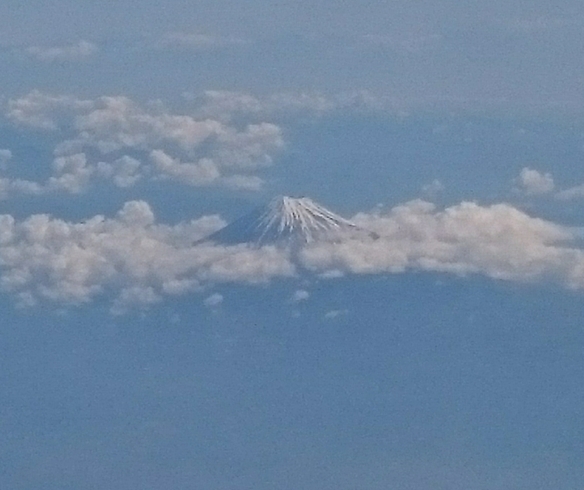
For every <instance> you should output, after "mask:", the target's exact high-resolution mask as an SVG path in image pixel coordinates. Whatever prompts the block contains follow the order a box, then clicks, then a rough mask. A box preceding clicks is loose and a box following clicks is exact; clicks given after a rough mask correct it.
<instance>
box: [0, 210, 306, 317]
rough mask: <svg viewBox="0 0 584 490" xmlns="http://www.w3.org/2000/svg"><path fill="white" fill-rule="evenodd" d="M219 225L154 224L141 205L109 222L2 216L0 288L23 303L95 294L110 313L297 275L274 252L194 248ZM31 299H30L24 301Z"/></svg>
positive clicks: (74, 300)
mask: <svg viewBox="0 0 584 490" xmlns="http://www.w3.org/2000/svg"><path fill="white" fill-rule="evenodd" d="M223 224H224V223H223V222H222V221H221V220H220V219H219V218H218V217H216V216H210V217H205V218H201V219H199V220H195V221H193V222H190V223H181V224H178V225H175V226H167V225H163V224H157V223H156V220H155V217H154V214H153V213H152V210H151V209H150V207H149V206H148V205H147V204H146V203H145V202H142V201H133V202H129V203H127V204H126V205H125V206H124V207H123V209H122V210H120V212H119V213H118V214H117V215H116V217H115V218H110V219H107V218H104V217H103V216H95V217H93V218H91V219H89V220H87V221H85V222H83V223H69V222H65V221H62V220H59V219H56V218H51V217H50V216H47V215H34V216H31V217H29V218H27V219H26V220H24V221H22V222H17V221H16V220H15V219H14V218H12V217H11V216H9V215H2V216H0V287H2V289H3V290H5V291H7V292H11V293H13V294H15V295H17V296H21V297H22V298H29V299H31V298H33V299H35V300H38V299H45V300H50V301H55V302H64V303H71V304H78V303H84V302H87V301H90V300H91V299H92V298H94V297H95V296H97V295H100V294H105V293H108V294H114V296H116V297H117V299H116V300H115V303H114V310H115V311H116V312H121V311H122V310H123V309H124V308H125V305H128V306H131V305H133V304H137V303H146V304H149V303H152V302H154V301H158V298H159V297H162V296H164V295H176V294H184V293H186V292H188V291H193V290H198V289H200V288H201V287H202V286H204V285H206V284H213V283H217V282H244V283H261V282H266V281H268V280H270V279H272V278H274V277H284V276H291V275H293V274H294V273H295V272H294V271H295V269H294V266H293V264H292V263H291V262H290V260H289V257H288V254H287V252H285V251H282V250H278V249H276V248H274V247H265V248H263V249H258V250H256V249H251V248H249V247H246V246H236V247H221V246H214V245H210V244H197V243H196V242H198V241H199V240H200V239H201V238H203V237H204V236H206V235H208V234H209V233H211V232H213V231H215V230H216V229H218V228H220V227H221V226H222V225H223ZM29 302H30V301H29Z"/></svg>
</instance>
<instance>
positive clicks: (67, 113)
mask: <svg viewBox="0 0 584 490" xmlns="http://www.w3.org/2000/svg"><path fill="white" fill-rule="evenodd" d="M93 107H94V102H93V101H91V100H83V99H79V98H77V97H75V96H72V95H51V94H46V93H44V92H40V91H39V90H33V91H32V92H30V93H28V94H27V95H25V96H23V97H19V98H17V99H10V100H9V101H8V103H7V106H6V110H5V116H6V117H7V119H8V120H9V121H10V122H12V123H13V124H15V125H17V126H23V127H29V128H34V129H42V130H46V131H54V130H57V129H63V128H67V127H68V126H70V125H71V121H72V118H73V117H74V116H75V115H76V114H78V113H81V112H86V111H89V110H91V109H92V108H93Z"/></svg>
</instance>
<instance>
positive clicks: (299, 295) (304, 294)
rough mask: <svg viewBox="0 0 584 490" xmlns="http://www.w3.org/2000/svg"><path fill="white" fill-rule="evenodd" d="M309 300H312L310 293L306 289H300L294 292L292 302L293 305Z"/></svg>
mask: <svg viewBox="0 0 584 490" xmlns="http://www.w3.org/2000/svg"><path fill="white" fill-rule="evenodd" d="M308 298H310V293H309V292H308V291H306V290H304V289H298V290H297V291H294V294H293V295H292V298H290V301H291V302H292V303H300V302H301V301H306V300H307V299H308Z"/></svg>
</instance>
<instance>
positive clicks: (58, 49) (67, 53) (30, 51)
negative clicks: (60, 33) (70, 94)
mask: <svg viewBox="0 0 584 490" xmlns="http://www.w3.org/2000/svg"><path fill="white" fill-rule="evenodd" d="M98 50H99V49H98V47H97V46H96V45H95V44H93V43H90V42H88V41H83V40H81V41H79V42H77V43H75V44H70V45H66V46H31V47H29V48H27V49H26V50H25V53H26V54H27V55H29V56H31V57H32V58H35V59H36V60H38V61H43V62H46V63H54V62H61V61H81V60H84V59H86V58H89V57H90V56H92V55H94V54H95V53H97V51H98Z"/></svg>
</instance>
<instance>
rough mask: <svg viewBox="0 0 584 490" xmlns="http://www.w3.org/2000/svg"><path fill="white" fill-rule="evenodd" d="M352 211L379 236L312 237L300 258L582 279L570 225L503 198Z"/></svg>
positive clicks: (320, 266)
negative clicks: (315, 240) (482, 203)
mask: <svg viewBox="0 0 584 490" xmlns="http://www.w3.org/2000/svg"><path fill="white" fill-rule="evenodd" d="M353 219H354V221H355V222H357V223H358V224H359V225H360V226H362V227H363V228H365V229H369V230H372V231H374V232H375V233H377V234H378V235H379V238H375V237H372V236H368V235H363V236H359V237H357V238H353V239H347V240H344V241H340V242H337V243H315V244H312V245H310V246H308V247H306V248H305V249H304V250H303V251H302V252H301V256H300V259H301V261H302V264H303V265H304V266H305V267H307V268H309V269H310V270H313V271H314V272H317V273H322V274H325V275H327V276H330V274H331V273H332V274H336V275H338V274H340V273H345V274H347V273H353V274H377V273H398V272H403V271H406V270H415V269H418V270H426V271H442V272H449V273H454V274H459V275H465V274H473V273H476V274H484V275H487V276H489V277H492V278H496V279H503V280H510V281H523V282H526V281H534V280H542V279H546V278H554V279H555V280H556V281H559V282H561V283H564V284H566V285H568V286H570V287H577V288H581V287H584V278H583V277H582V273H581V272H580V269H581V268H582V264H584V262H583V260H584V253H583V251H582V250H581V249H579V248H575V247H572V246H570V240H572V239H573V238H574V233H573V232H572V231H571V230H570V229H567V228H564V227H561V226H558V225H555V224H553V223H550V222H548V221H544V220H541V219H538V218H532V217H530V216H528V215H526V214H525V213H523V212H521V211H519V210H518V209H516V208H514V207H512V206H510V205H507V204H497V205H493V206H488V207H483V206H479V205H478V204H475V203H470V202H463V203H461V204H459V205H456V206H452V207H450V208H447V209H445V210H443V211H438V210H437V209H436V208H435V206H434V205H433V204H430V203H427V202H424V201H413V202H411V203H407V204H405V205H402V206H398V207H396V208H394V209H392V210H391V211H390V212H389V213H386V214H379V213H374V214H359V215H357V216H355V217H354V218H353Z"/></svg>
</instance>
